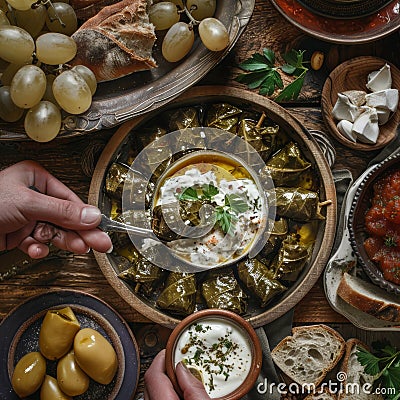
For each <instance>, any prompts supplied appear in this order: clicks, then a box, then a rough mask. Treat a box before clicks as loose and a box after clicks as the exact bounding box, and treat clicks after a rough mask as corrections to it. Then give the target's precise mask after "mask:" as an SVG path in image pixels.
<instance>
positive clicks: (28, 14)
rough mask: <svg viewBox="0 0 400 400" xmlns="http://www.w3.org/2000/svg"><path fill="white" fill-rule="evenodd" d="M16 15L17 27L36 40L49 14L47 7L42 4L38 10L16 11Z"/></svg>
mask: <svg viewBox="0 0 400 400" xmlns="http://www.w3.org/2000/svg"><path fill="white" fill-rule="evenodd" d="M14 15H15V21H16V23H17V25H18V26H19V27H20V28H22V29H25V30H26V31H27V32H28V33H30V35H31V36H32V37H34V38H35V37H37V36H38V35H39V33H40V32H41V30H42V29H43V27H44V23H45V21H46V15H47V12H46V7H45V6H44V5H43V4H40V5H39V6H38V7H37V8H30V9H29V10H26V11H21V10H15V11H14Z"/></svg>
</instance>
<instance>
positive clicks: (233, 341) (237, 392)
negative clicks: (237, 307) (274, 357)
mask: <svg viewBox="0 0 400 400" xmlns="http://www.w3.org/2000/svg"><path fill="white" fill-rule="evenodd" d="M196 335H198V337H197V338H195V336H196ZM192 339H193V340H196V341H197V342H196V344H191V342H192ZM199 342H201V343H202V346H201V348H202V350H203V351H204V353H205V354H206V356H205V357H207V359H208V360H207V361H209V360H211V364H210V363H204V364H202V360H201V356H200V357H199V361H196V360H197V358H196V357H194V358H191V357H192V355H193V351H194V352H195V351H196V349H197V348H199ZM225 344H227V345H225ZM235 346H237V348H235ZM214 347H216V348H218V350H213V348H214ZM231 350H232V351H231ZM181 359H183V360H184V361H183V362H185V364H186V365H187V367H188V368H189V370H190V369H191V368H192V369H193V368H194V369H195V373H196V372H197V373H199V375H200V377H201V378H200V379H203V381H204V382H203V384H204V386H205V387H206V390H207V392H208V394H209V395H210V397H211V398H217V399H221V400H239V399H241V398H242V397H243V396H244V395H245V394H247V393H248V392H249V391H250V390H251V389H252V388H253V385H254V383H255V382H256V380H257V377H258V374H259V372H260V369H261V365H262V349H261V345H260V342H259V340H258V337H257V334H256V333H255V331H254V329H253V328H252V326H251V325H250V324H249V323H248V322H247V321H245V320H244V319H243V318H241V317H239V316H238V315H237V314H235V313H232V312H229V311H224V310H212V309H210V310H203V311H199V312H196V313H194V314H192V315H190V316H189V317H187V318H185V319H184V320H183V321H182V322H180V323H179V324H178V325H177V327H176V328H175V329H174V330H173V331H172V333H171V336H170V337H169V339H168V342H167V346H166V353H165V364H166V369H167V374H168V376H169V378H170V379H171V382H172V383H173V385H174V387H175V388H176V390H178V392H179V391H180V389H179V385H178V381H177V377H176V373H175V367H176V364H177V363H178V361H180V360H181ZM213 362H214V363H215V365H214V364H212V363H213ZM199 364H201V365H200V366H199ZM210 365H211V371H215V372H213V373H210V374H207V373H206V371H209V370H210V368H208V366H210ZM220 365H221V367H219V366H220ZM214 367H215V368H214ZM221 368H222V372H221V373H220V371H221ZM206 374H207V375H206ZM225 382H227V384H229V385H233V387H235V389H233V390H232V391H230V390H229V389H228V388H225V387H224V384H225ZM240 382H241V383H240Z"/></svg>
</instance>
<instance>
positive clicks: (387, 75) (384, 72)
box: [366, 64, 392, 92]
mask: <svg viewBox="0 0 400 400" xmlns="http://www.w3.org/2000/svg"><path fill="white" fill-rule="evenodd" d="M366 86H367V88H368V89H369V90H371V92H378V91H379V90H385V89H390V88H391V87H392V74H391V72H390V65H389V64H385V65H384V66H383V67H382V68H381V69H380V70H379V71H374V72H371V73H370V74H369V75H368V79H367V85H366Z"/></svg>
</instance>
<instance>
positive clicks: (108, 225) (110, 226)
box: [98, 214, 153, 237]
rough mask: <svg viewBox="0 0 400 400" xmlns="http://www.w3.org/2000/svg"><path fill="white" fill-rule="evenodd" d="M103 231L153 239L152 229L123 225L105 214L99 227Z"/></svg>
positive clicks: (102, 215)
mask: <svg viewBox="0 0 400 400" xmlns="http://www.w3.org/2000/svg"><path fill="white" fill-rule="evenodd" d="M98 228H100V229H101V230H102V231H105V232H125V233H133V234H135V235H138V236H143V237H151V236H152V234H153V231H152V230H151V229H146V228H140V227H138V226H132V225H128V224H123V223H121V222H117V221H114V220H112V219H111V218H109V217H107V216H106V215H104V214H101V222H100V224H99V225H98Z"/></svg>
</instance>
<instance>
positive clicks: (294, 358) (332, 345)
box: [271, 325, 345, 387]
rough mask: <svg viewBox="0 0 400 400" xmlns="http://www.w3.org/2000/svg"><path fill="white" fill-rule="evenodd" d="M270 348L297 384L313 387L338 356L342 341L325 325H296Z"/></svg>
mask: <svg viewBox="0 0 400 400" xmlns="http://www.w3.org/2000/svg"><path fill="white" fill-rule="evenodd" d="M292 334H293V336H288V337H286V338H285V339H283V340H282V341H281V342H280V343H278V345H277V346H276V347H275V348H274V349H273V350H272V352H271V354H272V359H273V360H274V362H275V364H276V365H277V366H278V367H279V368H280V369H281V370H282V372H284V373H285V374H286V375H287V376H289V377H290V378H291V379H293V380H294V381H295V382H297V383H299V384H314V385H315V387H317V386H318V385H319V384H320V383H321V382H322V381H323V379H324V378H325V376H326V374H327V373H328V372H329V371H330V370H331V369H332V368H333V367H334V366H335V365H336V364H337V363H338V362H339V360H340V359H341V357H342V355H343V353H344V348H345V341H344V339H343V338H342V337H341V336H340V335H339V333H337V332H336V331H335V330H334V329H332V328H330V327H329V326H326V325H312V326H302V327H296V328H293V330H292Z"/></svg>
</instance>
